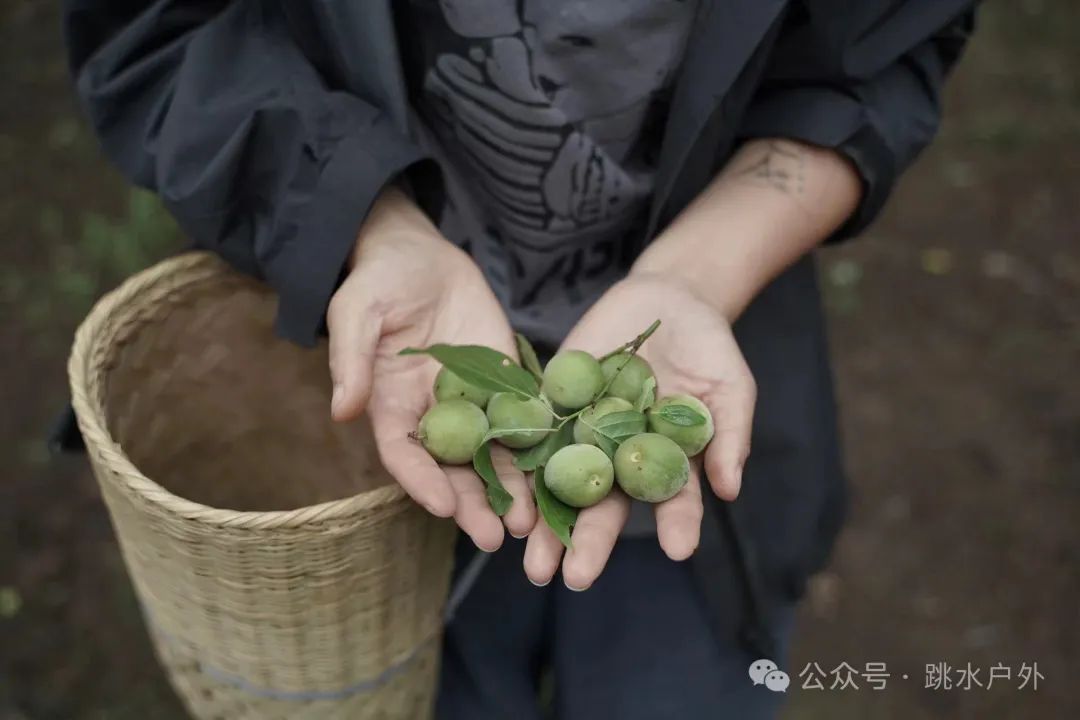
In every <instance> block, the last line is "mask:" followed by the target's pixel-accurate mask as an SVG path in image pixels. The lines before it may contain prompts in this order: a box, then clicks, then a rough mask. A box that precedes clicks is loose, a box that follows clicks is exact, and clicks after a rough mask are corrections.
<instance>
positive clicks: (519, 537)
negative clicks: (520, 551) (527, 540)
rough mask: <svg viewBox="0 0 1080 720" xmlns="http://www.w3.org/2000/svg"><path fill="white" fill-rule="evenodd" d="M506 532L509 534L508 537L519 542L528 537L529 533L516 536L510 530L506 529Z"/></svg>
mask: <svg viewBox="0 0 1080 720" xmlns="http://www.w3.org/2000/svg"><path fill="white" fill-rule="evenodd" d="M506 532H508V533H510V537H512V538H514V539H515V540H520V539H521V538H524V537H528V536H529V533H522V534H521V535H517V534H515V533H514V531H513V530H511V529H510V528H506Z"/></svg>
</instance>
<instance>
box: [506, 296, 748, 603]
mask: <svg viewBox="0 0 1080 720" xmlns="http://www.w3.org/2000/svg"><path fill="white" fill-rule="evenodd" d="M657 318H659V319H660V321H661V324H660V327H659V328H658V329H657V330H656V332H655V333H654V334H653V336H652V337H651V338H650V339H649V340H648V341H647V342H646V343H645V344H644V346H643V347H642V348H641V350H640V354H641V355H642V356H643V357H644V358H646V359H647V360H648V361H649V363H650V364H651V365H652V367H653V370H654V371H655V373H656V380H657V389H658V392H659V394H661V395H670V394H674V393H685V394H687V395H693V396H695V397H697V398H699V399H701V400H702V402H704V403H705V405H706V406H707V407H708V408H709V409H710V411H711V412H712V414H713V417H714V420H715V422H716V428H717V435H716V438H715V439H714V440H713V442H712V443H711V444H710V446H709V447H708V448H707V449H706V453H705V457H704V459H705V467H706V469H707V470H708V475H709V479H710V483H711V485H712V487H713V489H714V490H715V491H716V492H717V494H718V495H720V496H721V497H723V498H725V499H733V498H734V496H735V495H736V494H737V493H738V483H739V475H740V474H741V463H742V460H743V458H744V457H745V454H746V452H747V451H748V442H749V424H750V418H751V416H752V412H753V396H754V388H753V379H752V377H751V376H750V372H749V370H748V368H747V366H746V363H745V361H744V360H743V357H742V354H741V353H740V352H739V349H738V346H737V344H736V343H735V339H734V337H733V336H732V334H731V329H730V326H729V325H728V323H727V322H726V321H725V320H724V318H723V317H721V316H720V315H719V313H717V312H716V311H715V310H714V309H713V308H712V307H711V306H709V305H708V304H706V303H705V302H703V301H702V300H700V299H699V298H697V297H696V296H695V295H693V294H692V293H690V292H689V291H687V290H686V289H685V288H682V287H680V286H677V285H674V284H671V283H668V282H665V281H663V280H659V279H650V278H636V277H634V278H631V279H627V280H625V281H623V282H621V283H619V284H618V285H616V286H615V287H613V288H612V289H611V290H610V291H609V292H608V293H607V294H605V295H604V297H603V298H601V299H600V301H599V302H597V304H596V305H594V306H593V307H592V309H590V310H589V312H588V313H586V315H585V316H584V317H583V318H582V319H581V321H580V322H579V323H578V324H577V326H576V327H575V328H574V330H573V331H572V332H571V333H570V335H569V336H568V337H567V339H566V342H565V343H564V346H565V347H568V348H576V349H581V350H587V351H589V352H591V353H593V354H594V355H597V356H601V355H603V354H605V353H607V352H610V351H611V350H612V349H614V348H616V347H618V346H620V345H621V344H622V343H624V342H626V341H627V340H628V339H630V338H633V337H635V336H636V335H637V334H638V333H640V332H641V331H642V330H644V329H645V327H646V326H647V325H648V324H649V323H650V322H652V321H653V320H654V319H657ZM692 468H693V476H692V478H691V482H690V483H688V484H687V486H686V487H685V488H684V489H683V491H681V492H680V493H679V494H678V495H676V496H675V497H673V498H671V499H670V500H668V501H666V502H664V503H660V504H658V505H657V506H656V508H655V510H656V522H657V533H658V536H659V540H660V544H661V546H663V548H664V550H665V551H666V552H667V554H668V555H669V556H671V557H672V558H673V559H676V560H681V559H683V558H685V557H687V556H688V555H689V554H690V553H691V552H693V550H694V548H695V547H696V546H697V541H698V537H699V533H700V521H701V514H702V498H701V486H700V479H699V473H700V463H697V462H695V463H692ZM629 504H630V501H629V499H628V498H627V497H626V496H625V495H623V494H622V493H612V494H611V495H609V496H608V497H607V498H605V499H604V500H603V501H602V502H600V503H599V504H597V505H595V506H593V507H591V508H588V509H586V510H583V511H581V513H580V514H579V516H578V521H577V524H576V526H575V530H574V535H573V543H574V550H572V551H571V552H569V553H568V554H567V557H566V559H565V561H564V563H563V573H564V578H565V580H566V582H567V584H569V585H571V586H572V587H585V586H587V585H589V584H591V583H592V581H593V580H594V579H595V578H596V576H598V575H599V573H600V571H601V570H602V569H603V566H604V563H605V562H606V560H607V557H608V554H609V553H610V552H611V548H612V547H613V545H614V542H615V539H616V538H617V537H618V534H619V532H620V530H621V528H622V526H623V525H624V524H625V522H626V518H627V515H628V513H629ZM561 553H562V549H561V545H559V543H558V540H557V539H555V538H554V535H553V534H552V533H551V532H549V531H547V529H546V528H540V529H538V532H534V534H533V537H531V538H530V547H529V548H528V551H527V553H526V572H528V573H529V575H530V577H531V578H532V579H533V580H534V581H537V582H543V581H545V579H546V578H550V576H551V574H552V573H554V571H555V568H556V567H557V565H558V561H559V557H560V556H561Z"/></svg>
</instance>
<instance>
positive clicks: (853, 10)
mask: <svg viewBox="0 0 1080 720" xmlns="http://www.w3.org/2000/svg"><path fill="white" fill-rule="evenodd" d="M66 5H67V12H66V22H65V30H66V33H67V39H68V44H69V48H70V55H71V64H72V68H73V71H74V73H75V76H76V78H77V85H78V91H79V94H80V96H81V97H82V100H83V101H84V103H85V106H86V110H87V112H88V114H89V117H90V120H91V122H92V123H93V125H94V127H95V128H96V130H97V132H98V134H99V135H100V138H101V141H102V144H103V145H104V148H105V151H106V152H107V154H108V155H109V157H110V158H112V160H113V161H114V162H115V163H116V164H117V165H118V166H119V167H120V168H121V169H122V170H123V171H124V172H125V173H126V174H127V175H128V176H129V177H130V178H131V180H132V181H133V182H135V183H137V184H139V185H142V186H145V187H148V188H151V189H153V190H155V191H156V192H157V193H158V194H159V195H160V196H161V197H162V199H163V200H164V202H165V204H166V205H167V206H168V208H169V209H170V210H171V211H172V213H173V214H174V215H175V216H176V218H177V220H178V221H179V223H180V225H181V226H182V227H183V229H184V230H185V231H186V232H187V233H188V235H190V237H191V238H192V239H193V240H194V241H195V243H196V244H197V245H199V246H201V247H205V248H210V249H213V250H215V251H217V252H219V253H220V254H221V255H222V256H224V257H225V258H226V259H227V260H228V261H230V262H231V263H233V264H234V265H235V266H236V267H238V268H240V269H241V270H243V271H245V272H248V273H251V274H253V275H257V276H259V277H261V278H264V279H265V280H266V281H267V282H268V283H270V284H271V285H272V286H273V287H274V288H276V289H277V291H278V292H279V294H280V307H279V313H278V320H277V324H278V329H279V331H280V332H281V333H282V334H283V335H284V336H286V337H288V338H290V339H292V340H295V341H297V342H300V343H303V344H311V343H313V342H314V341H315V339H316V337H317V335H318V334H319V332H320V331H321V330H322V329H323V321H324V312H325V310H326V306H327V303H328V300H329V298H330V296H331V294H332V293H333V291H334V289H335V287H336V286H337V284H338V282H339V280H340V277H341V273H342V266H343V262H344V259H345V257H346V254H347V253H348V250H349V248H350V246H351V244H352V242H353V240H354V238H355V237H356V233H357V229H358V227H359V226H360V224H361V222H362V221H363V219H364V217H365V214H366V213H367V211H368V208H369V207H370V205H371V203H372V201H373V199H374V197H375V195H376V194H377V193H378V191H379V190H380V188H382V187H383V186H384V185H386V184H387V183H388V182H391V181H394V180H395V179H397V178H399V177H402V176H404V177H406V178H407V179H408V180H409V182H410V185H411V187H412V188H413V189H414V191H415V192H416V193H417V196H418V198H419V199H420V200H421V203H422V204H423V205H424V207H425V208H426V209H427V210H428V211H429V212H430V213H432V214H433V215H437V214H438V212H439V208H440V203H441V197H440V193H441V178H440V170H439V168H438V166H437V165H436V164H435V163H434V162H433V161H431V159H430V158H426V157H425V155H424V152H423V151H422V150H421V149H420V147H419V146H418V145H417V143H415V142H414V140H413V139H412V138H411V134H410V132H409V117H410V112H409V99H408V92H407V87H406V79H405V77H404V72H403V69H402V63H401V61H400V54H399V47H398V43H399V38H398V36H397V35H396V33H395V27H394V17H393V9H392V4H391V2H390V0H362V1H360V0H353V1H349V0H326V1H323V2H307V1H305V0H233V1H227V0H188V1H186V2H184V1H181V0H158V1H157V2H149V3H147V2H136V1H134V0H67V2H66ZM973 5H974V2H973V1H972V0H801V1H797V0H792V1H790V2H788V1H785V0H702V2H701V7H700V10H699V17H698V18H697V21H696V22H695V25H694V31H693V34H692V35H691V37H690V39H689V43H688V46H687V51H686V56H685V60H684V64H683V68H682V70H681V74H680V76H679V78H678V80H677V82H676V85H675V89H674V95H673V98H672V101H671V109H670V114H669V121H668V123H667V126H666V129H665V134H664V139H663V144H662V148H661V153H660V155H659V158H658V167H657V176H656V192H655V196H654V199H653V202H652V210H651V215H650V222H649V225H648V228H647V229H646V231H645V232H643V233H642V234H641V237H640V243H641V244H642V245H644V243H646V242H648V240H649V239H651V238H652V237H653V236H654V235H655V234H656V232H657V231H658V230H659V229H661V228H663V227H664V225H665V224H666V223H668V222H669V221H670V220H671V219H672V218H673V217H674V216H675V215H676V214H677V213H678V212H679V211H680V210H681V209H682V208H683V207H684V206H685V205H686V204H687V203H688V202H689V201H690V200H691V199H692V198H693V197H694V196H695V195H696V194H697V193H698V192H700V190H701V189H702V188H703V186H704V185H705V184H706V183H707V182H708V181H709V180H710V179H711V178H712V177H713V176H714V174H715V173H716V172H717V170H718V169H719V168H720V167H721V166H722V165H723V163H724V162H725V160H726V159H727V158H728V157H729V155H730V154H731V152H732V149H733V147H735V145H736V144H737V143H738V142H739V141H740V140H742V139H746V138H752V137H765V136H782V137H790V138H795V139H799V140H803V141H806V142H808V143H812V144H815V145H820V146H824V147H829V148H835V149H836V150H837V151H839V152H840V153H842V154H843V155H845V156H846V157H848V158H850V159H851V161H852V162H853V163H854V165H855V166H856V167H857V168H858V170H859V172H860V173H861V175H862V179H863V184H864V196H863V199H862V203H861V205H860V206H859V209H858V210H857V211H856V213H855V214H854V216H853V217H852V218H851V219H850V221H849V222H848V223H847V224H846V225H845V227H844V228H843V229H842V230H841V232H840V233H838V235H837V238H843V237H848V236H851V235H855V234H857V233H858V232H859V231H861V230H862V229H863V228H864V227H865V226H866V225H867V224H868V223H869V222H870V221H871V220H872V219H873V218H874V217H875V216H876V215H877V213H878V211H879V210H880V209H881V207H882V205H883V204H884V202H885V200H886V198H887V197H888V195H889V192H890V190H891V189H892V187H893V184H894V183H895V181H896V179H897V176H898V174H899V173H900V172H901V171H902V170H903V169H904V168H905V167H907V165H908V164H909V163H910V162H911V161H912V159H913V158H914V157H915V156H916V155H917V154H918V152H919V151H920V150H921V149H922V148H923V147H925V146H926V145H927V143H929V142H930V140H931V138H932V137H933V135H934V133H935V130H936V129H937V126H938V122H939V119H940V93H941V87H942V83H943V81H944V78H945V75H946V74H947V73H948V71H949V69H950V68H951V67H952V65H953V64H954V63H955V61H956V60H957V58H958V57H959V55H960V52H961V50H962V48H963V45H964V43H965V40H966V38H967V36H968V35H969V33H970V31H971V29H972V23H973V14H974V11H973V7H972V6H973ZM736 333H737V335H738V338H739V341H740V344H741V346H742V349H743V352H744V353H745V355H746V357H747V360H748V361H749V363H750V367H751V368H752V370H753V371H754V374H755V376H756V378H757V381H758V386H759V388H760V390H759V400H758V408H757V413H756V416H755V427H754V438H753V447H754V451H753V455H752V457H751V460H750V463H749V465H748V467H747V470H746V482H745V484H744V490H743V493H742V496H741V497H740V498H739V500H738V501H737V502H735V503H734V504H732V505H730V506H728V505H723V504H720V503H714V504H713V505H712V507H711V508H710V510H711V511H712V512H710V513H707V516H708V522H706V524H705V528H704V537H703V543H702V547H701V548H700V549H699V551H698V553H697V554H696V555H695V558H694V560H693V566H694V568H695V571H696V573H697V574H698V576H699V578H700V579H701V581H702V582H701V587H702V590H703V592H704V593H705V596H706V597H707V598H708V599H709V601H710V603H711V604H712V606H713V607H714V608H715V609H716V620H717V628H716V629H717V631H718V632H720V633H721V634H723V635H725V636H726V635H727V634H729V633H731V632H739V631H742V632H744V633H745V632H747V631H749V632H751V633H752V632H754V631H755V629H756V628H757V626H758V622H757V621H758V619H759V616H760V615H761V613H762V612H763V611H764V608H765V607H766V606H767V604H768V603H769V602H772V601H774V600H776V599H777V598H780V597H785V596H786V597H797V596H799V595H800V594H801V592H802V588H803V584H804V582H805V579H806V578H807V576H808V574H809V573H810V572H812V571H813V570H814V569H816V568H817V567H819V566H820V564H821V563H822V562H823V561H824V559H825V558H826V557H827V555H828V552H829V549H830V547H831V545H832V541H833V539H834V536H835V534H836V531H837V530H838V528H839V526H840V522H841V518H842V515H843V512H842V511H843V507H844V484H843V480H842V472H841V468H840V461H839V447H838V446H839V443H838V439H837V430H836V422H835V417H834V409H833V401H832V389H831V381H830V375H829V369H828V363H827V359H826V346H825V336H824V331H823V321H822V315H821V310H820V303H819V298H818V290H817V287H816V281H815V273H814V267H813V263H812V261H811V260H810V259H807V260H804V261H802V262H800V263H798V264H797V265H796V266H794V267H793V268H791V269H790V270H789V271H787V272H786V273H785V274H784V275H782V276H781V277H780V278H779V279H777V280H776V281H775V282H774V283H773V284H772V285H771V286H769V287H768V288H767V289H766V290H765V291H764V292H763V293H762V294H761V295H760V296H759V298H758V299H757V300H756V301H755V302H754V303H753V304H752V306H751V307H750V308H749V309H748V310H747V312H746V313H745V315H744V316H743V317H742V318H741V319H740V320H739V322H738V324H737V327H736ZM716 520H718V521H719V522H715V521H716ZM740 609H741V611H740ZM758 640H760V641H762V642H761V643H758V648H760V650H761V651H762V652H763V653H765V652H767V651H768V648H767V644H765V645H763V644H762V643H765V642H766V641H767V638H761V637H759V638H758Z"/></svg>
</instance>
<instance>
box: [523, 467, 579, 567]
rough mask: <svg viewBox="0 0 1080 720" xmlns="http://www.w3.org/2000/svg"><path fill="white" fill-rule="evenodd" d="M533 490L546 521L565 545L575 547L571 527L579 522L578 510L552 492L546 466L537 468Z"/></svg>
mask: <svg viewBox="0 0 1080 720" xmlns="http://www.w3.org/2000/svg"><path fill="white" fill-rule="evenodd" d="M533 492H534V493H535V494H536V507H538V508H540V514H541V515H542V516H543V518H544V522H546V523H547V525H548V527H549V528H551V530H552V532H554V533H555V536H556V537H557V538H559V540H561V541H562V544H563V545H565V546H566V547H567V548H569V549H573V547H574V545H573V544H572V543H571V542H570V528H572V527H573V526H574V523H575V522H577V510H575V509H574V508H572V507H570V506H569V505H567V504H566V503H564V502H563V501H561V500H559V499H558V498H557V497H555V496H554V495H552V494H551V490H549V489H548V486H547V484H546V483H545V482H544V468H542V467H539V468H537V469H536V473H535V474H534V475H533Z"/></svg>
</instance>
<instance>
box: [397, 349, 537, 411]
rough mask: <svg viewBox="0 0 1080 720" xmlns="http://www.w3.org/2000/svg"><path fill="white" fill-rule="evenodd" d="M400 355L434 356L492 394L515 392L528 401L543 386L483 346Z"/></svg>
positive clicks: (512, 363) (512, 362) (404, 351)
mask: <svg viewBox="0 0 1080 720" xmlns="http://www.w3.org/2000/svg"><path fill="white" fill-rule="evenodd" d="M398 354H399V355H430V356H431V357H433V358H435V359H436V360H438V361H439V362H441V363H442V364H443V366H444V367H447V368H449V369H450V371H451V372H453V373H455V374H456V375H457V376H458V377H460V378H461V379H462V380H464V381H465V382H468V383H472V384H473V385H475V386H477V387H479V388H483V389H484V390H490V391H491V392H512V393H514V394H516V395H518V396H520V397H524V398H538V397H540V385H539V384H538V383H537V381H536V377H535V376H533V374H532V373H530V372H529V371H528V370H525V369H524V368H522V367H521V366H520V365H518V364H517V363H516V362H514V361H513V359H511V358H510V357H509V356H507V355H504V354H503V353H501V352H499V351H498V350H494V349H492V348H489V347H483V346H482V345H444V344H439V345H432V346H431V347H427V348H405V349H404V350H402V351H401V352H400V353H398Z"/></svg>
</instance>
